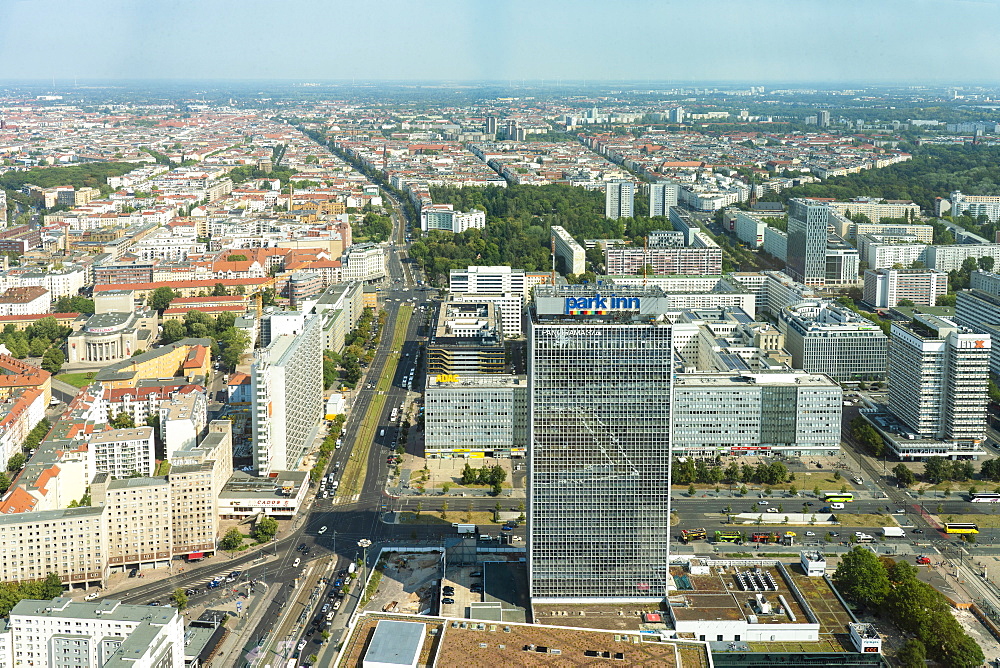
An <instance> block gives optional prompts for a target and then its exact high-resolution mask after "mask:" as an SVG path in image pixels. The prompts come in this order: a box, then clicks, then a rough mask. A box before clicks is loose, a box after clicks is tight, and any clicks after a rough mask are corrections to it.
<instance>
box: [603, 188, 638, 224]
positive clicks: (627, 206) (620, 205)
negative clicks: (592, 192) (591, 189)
mask: <svg viewBox="0 0 1000 668" xmlns="http://www.w3.org/2000/svg"><path fill="white" fill-rule="evenodd" d="M634 206H635V184H634V183H632V182H631V181H625V180H617V181H611V182H609V183H608V185H607V186H606V188H605V190H604V215H605V217H607V218H611V219H614V220H617V219H618V218H631V217H632V209H633V207H634Z"/></svg>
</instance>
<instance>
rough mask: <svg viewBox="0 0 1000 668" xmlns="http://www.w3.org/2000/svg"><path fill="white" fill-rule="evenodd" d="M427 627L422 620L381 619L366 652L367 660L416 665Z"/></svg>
mask: <svg viewBox="0 0 1000 668" xmlns="http://www.w3.org/2000/svg"><path fill="white" fill-rule="evenodd" d="M426 633H427V627H426V626H425V625H423V624H421V623H420V622H404V621H398V620H394V619H380V620H379V622H378V624H377V625H376V626H375V634H374V635H373V636H372V640H371V642H370V643H369V645H368V651H367V652H365V662H368V661H371V662H373V663H374V662H378V663H381V664H389V665H393V664H395V665H400V666H415V665H417V658H418V657H419V655H420V648H421V646H422V645H423V641H424V635H425V634H426Z"/></svg>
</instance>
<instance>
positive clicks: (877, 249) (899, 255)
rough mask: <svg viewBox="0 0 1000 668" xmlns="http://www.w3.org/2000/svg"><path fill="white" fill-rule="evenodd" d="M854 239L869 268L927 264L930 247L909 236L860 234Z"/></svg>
mask: <svg viewBox="0 0 1000 668" xmlns="http://www.w3.org/2000/svg"><path fill="white" fill-rule="evenodd" d="M854 241H855V243H856V244H857V246H858V252H859V254H860V256H861V259H862V260H863V261H864V262H865V264H867V265H868V268H869V269H889V268H891V267H895V266H896V265H899V266H901V267H912V266H914V263H917V262H919V263H920V265H917V266H922V265H925V264H926V262H927V251H928V249H929V248H930V246H928V245H927V244H924V243H920V242H919V241H918V240H917V238H916V237H909V236H886V235H873V234H859V235H858V236H857V237H855V239H854Z"/></svg>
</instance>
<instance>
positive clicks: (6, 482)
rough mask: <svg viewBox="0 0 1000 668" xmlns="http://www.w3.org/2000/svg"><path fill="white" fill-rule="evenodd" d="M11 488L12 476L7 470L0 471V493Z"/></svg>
mask: <svg viewBox="0 0 1000 668" xmlns="http://www.w3.org/2000/svg"><path fill="white" fill-rule="evenodd" d="M8 489H10V476H9V475H7V472H6V471H3V472H0V494H3V493H4V492H6V491H7V490H8Z"/></svg>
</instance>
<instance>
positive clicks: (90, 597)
mask: <svg viewBox="0 0 1000 668" xmlns="http://www.w3.org/2000/svg"><path fill="white" fill-rule="evenodd" d="M98 596H100V594H98V593H97V592H96V591H92V592H90V593H89V594H87V595H86V596H84V597H83V600H84V601H93V600H94V599H95V598H97V597H98Z"/></svg>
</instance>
